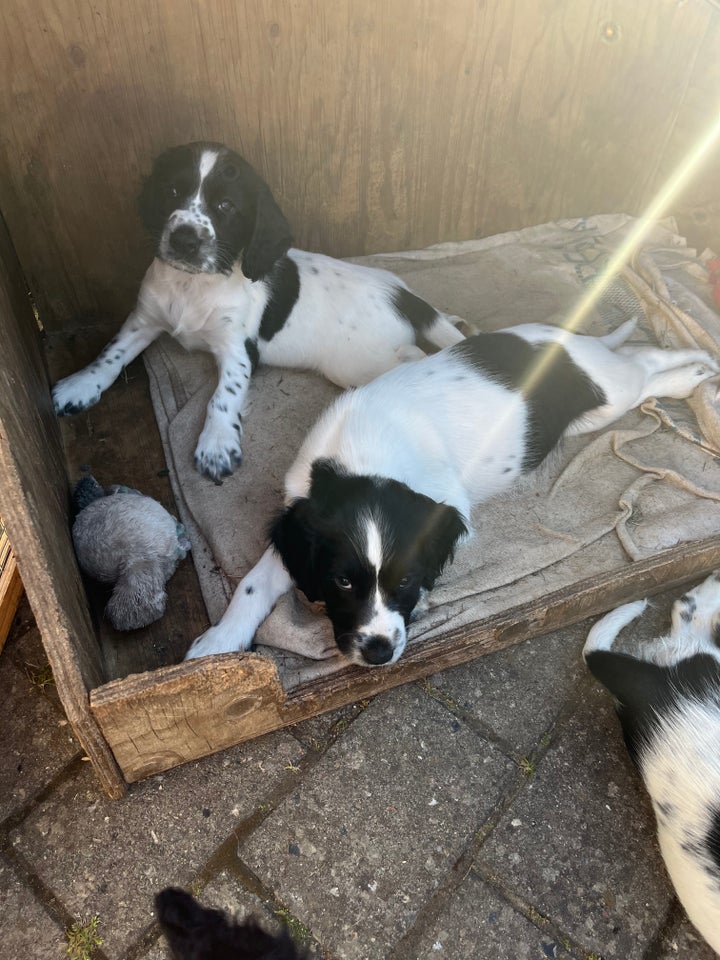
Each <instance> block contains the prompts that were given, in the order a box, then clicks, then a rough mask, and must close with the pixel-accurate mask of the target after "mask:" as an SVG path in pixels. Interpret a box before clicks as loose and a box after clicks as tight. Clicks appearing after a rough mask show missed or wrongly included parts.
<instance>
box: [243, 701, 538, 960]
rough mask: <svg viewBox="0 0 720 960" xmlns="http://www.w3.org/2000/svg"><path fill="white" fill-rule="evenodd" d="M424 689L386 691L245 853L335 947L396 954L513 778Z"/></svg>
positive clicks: (360, 954)
mask: <svg viewBox="0 0 720 960" xmlns="http://www.w3.org/2000/svg"><path fill="white" fill-rule="evenodd" d="M519 776H521V774H519V773H518V771H517V768H516V767H515V766H514V765H513V764H511V762H510V761H508V759H507V758H506V757H504V756H503V755H502V754H501V753H500V752H499V751H497V750H496V749H495V748H493V747H492V746H491V745H490V744H488V743H487V742H485V741H483V740H481V739H480V738H478V737H476V736H475V735H474V734H473V733H472V732H471V731H470V730H469V729H468V728H467V727H466V726H464V725H463V724H460V723H458V721H457V720H456V719H455V718H454V717H453V716H452V714H451V713H450V712H449V711H447V710H446V709H445V708H444V707H443V705H442V704H439V703H437V702H436V701H435V700H433V699H431V698H429V697H427V696H426V695H425V694H424V693H423V692H422V690H421V689H420V688H419V687H412V686H411V687H403V688H400V689H398V690H393V691H391V692H389V693H386V694H382V695H381V696H379V697H377V698H376V699H375V700H374V701H373V702H372V703H371V704H370V706H369V707H368V708H367V709H366V710H365V712H364V713H363V714H362V716H360V717H358V719H357V720H356V721H355V722H354V723H353V724H352V726H351V727H350V728H349V729H348V730H347V731H346V733H345V734H344V735H343V737H342V738H341V739H339V740H338V741H337V742H336V743H335V744H334V745H333V746H332V747H331V749H330V750H329V751H328V752H327V754H326V755H325V756H324V757H323V759H322V760H321V761H320V762H319V763H318V764H317V766H316V767H315V768H314V769H313V770H312V771H311V772H310V773H309V774H308V776H307V777H306V778H305V779H304V781H303V783H302V784H301V785H300V786H299V788H298V790H297V791H295V792H294V793H293V794H292V795H291V796H290V797H289V798H288V799H287V800H286V801H285V802H284V803H283V804H281V805H280V806H279V807H278V809H277V810H276V811H274V813H273V814H271V815H270V817H268V818H267V820H266V821H265V822H264V823H263V824H262V826H261V827H259V829H258V830H257V831H255V832H254V833H253V834H252V835H251V836H250V837H249V838H248V839H247V840H246V841H245V842H243V843H242V845H241V847H240V856H241V857H242V858H243V859H244V860H245V861H246V862H247V863H248V864H249V866H250V867H251V868H252V869H253V870H254V871H255V872H256V873H257V874H258V875H259V877H260V879H261V880H262V881H263V883H264V884H266V885H267V886H268V887H271V888H272V889H273V890H274V891H275V892H276V895H277V896H278V898H279V899H281V900H282V901H283V902H284V903H285V904H286V905H287V907H288V909H289V910H290V911H291V913H292V914H294V915H295V916H296V917H297V918H298V919H299V920H300V921H301V922H302V923H304V924H305V925H306V926H307V927H308V928H309V929H310V930H312V932H313V934H314V935H315V937H316V938H317V939H318V940H319V941H320V942H321V943H322V944H323V946H324V947H326V948H328V949H329V950H330V951H331V952H332V953H335V954H337V955H338V956H339V957H342V958H344V960H356V958H357V960H375V958H381V957H385V956H386V953H387V952H388V950H389V949H390V948H391V947H392V945H393V944H394V943H395V942H396V941H397V940H398V939H399V938H400V937H401V936H402V935H403V934H404V933H406V932H407V930H408V929H409V928H410V927H411V926H412V924H413V923H414V921H415V918H416V916H417V913H418V911H419V910H420V909H421V908H422V906H423V904H424V902H425V901H426V899H427V898H428V897H429V896H430V895H431V894H432V893H433V891H434V890H435V889H436V888H437V887H438V885H440V884H441V883H443V881H444V880H445V879H446V878H447V876H448V874H449V873H450V872H451V871H452V869H453V866H454V865H455V863H456V861H457V860H458V858H459V856H460V855H461V853H462V852H463V851H464V850H465V848H466V847H467V845H468V844H469V843H470V841H471V840H472V838H473V835H474V833H475V831H476V830H477V829H478V827H479V826H480V825H481V823H482V822H483V821H484V819H485V817H486V816H487V814H488V811H489V810H490V808H491V807H492V805H493V804H494V803H495V802H496V801H497V800H498V797H499V796H500V794H501V792H502V791H503V789H504V788H505V787H506V786H507V783H508V780H509V779H510V778H517V777H519Z"/></svg>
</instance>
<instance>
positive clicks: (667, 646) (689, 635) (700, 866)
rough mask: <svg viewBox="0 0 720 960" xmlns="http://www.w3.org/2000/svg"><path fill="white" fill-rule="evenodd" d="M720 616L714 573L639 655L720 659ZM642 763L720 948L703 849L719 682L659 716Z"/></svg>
mask: <svg viewBox="0 0 720 960" xmlns="http://www.w3.org/2000/svg"><path fill="white" fill-rule="evenodd" d="M646 603H647V601H638V602H636V603H630V604H625V605H624V606H622V607H619V608H618V609H617V610H614V611H612V612H611V613H609V614H607V615H606V616H605V617H603V618H602V619H601V620H600V621H598V623H596V624H595V625H594V627H593V628H592V630H591V631H590V633H589V634H588V639H587V642H586V644H585V648H584V650H583V654H584V656H586V657H587V655H588V654H590V653H593V652H595V651H599V650H603V651H609V650H611V649H612V646H613V641H614V639H615V638H616V637H617V635H618V633H619V632H620V630H621V629H622V628H623V627H624V626H627V625H628V624H629V623H630V622H631V621H632V620H634V619H635V618H636V617H638V616H639V615H640V614H641V613H642V611H643V610H644V609H645V606H646ZM718 620H720V580H719V579H718V575H717V574H714V575H713V576H711V577H709V578H708V579H707V580H705V581H704V582H703V583H702V584H700V585H699V586H698V587H696V588H695V589H694V590H691V591H690V592H689V593H687V594H685V595H684V596H682V597H681V598H680V599H678V600H676V602H675V603H674V605H673V609H672V616H671V628H670V631H669V632H668V633H667V634H664V635H662V636H660V637H657V638H656V639H655V640H652V641H650V642H649V643H644V644H642V645H640V646H639V647H638V650H637V656H638V658H639V659H642V660H644V661H647V662H650V663H655V664H657V665H659V666H660V667H663V668H672V667H673V666H674V665H675V664H678V663H680V662H681V661H683V660H687V659H688V658H690V657H693V656H695V655H696V654H707V655H709V656H711V657H713V658H714V659H715V660H717V661H718V662H720V651H719V650H718V647H717V645H716V643H715V631H716V628H717V625H718ZM638 765H639V768H640V772H641V774H642V777H643V780H644V782H645V786H646V788H647V791H648V793H649V795H650V797H651V799H652V802H653V808H654V810H655V815H656V819H657V827H658V841H659V844H660V850H661V852H662V855H663V859H664V861H665V865H666V867H667V871H668V874H669V876H670V879H671V880H672V883H673V885H674V887H675V890H676V891H677V895H678V897H679V899H680V901H681V903H682V904H683V906H684V907H685V910H686V911H687V914H688V916H689V918H690V920H691V921H692V922H693V924H694V925H695V926H696V927H697V929H698V930H699V931H700V933H701V934H702V935H703V937H705V939H706V940H707V941H708V943H709V944H710V945H711V946H712V948H713V949H714V950H716V951H718V952H720V879H718V878H713V877H711V876H710V875H709V873H708V868H712V867H713V866H714V865H713V864H712V861H711V860H710V858H709V856H708V855H707V850H706V849H704V841H705V839H706V838H707V835H708V830H709V828H710V825H711V822H712V814H713V811H715V810H717V809H718V807H719V806H720V687H718V686H714V687H711V690H710V693H709V694H708V695H707V696H706V697H705V698H704V699H702V700H701V699H698V698H697V697H694V696H682V697H679V698H678V700H677V702H676V703H675V704H674V705H673V706H671V707H669V708H667V709H666V710H665V711H664V712H662V713H661V712H658V710H657V709H656V722H655V723H654V725H653V729H652V733H651V735H650V737H649V739H648V742H647V743H646V744H645V745H644V746H643V748H642V749H641V750H640V752H639V756H638Z"/></svg>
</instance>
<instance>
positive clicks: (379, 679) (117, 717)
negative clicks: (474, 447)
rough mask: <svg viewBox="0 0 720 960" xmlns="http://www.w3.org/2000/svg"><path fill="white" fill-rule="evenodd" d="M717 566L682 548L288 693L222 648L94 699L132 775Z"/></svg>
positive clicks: (698, 550)
mask: <svg viewBox="0 0 720 960" xmlns="http://www.w3.org/2000/svg"><path fill="white" fill-rule="evenodd" d="M718 565H720V541H718V540H714V541H712V542H706V543H700V544H693V545H691V546H684V547H678V548H675V549H673V550H669V551H667V552H666V553H663V554H661V555H659V556H657V557H653V558H651V559H649V560H643V561H641V562H638V563H635V564H632V565H630V566H627V567H624V568H623V569H621V570H616V571H612V572H610V573H608V574H604V575H603V576H599V577H595V578H593V579H591V580H585V581H583V582H581V583H578V584H575V585H573V586H572V587H568V588H565V589H563V590H559V591H556V592H554V593H552V594H549V595H548V596H546V597H542V598H541V599H539V600H535V601H533V602H531V603H525V604H521V605H519V606H517V607H514V608H512V609H509V610H506V611H504V612H503V613H500V614H496V615H494V616H492V617H489V618H488V619H486V620H483V621H479V622H477V623H474V624H470V625H469V626H466V627H461V628H458V629H456V630H451V631H449V632H448V633H446V634H444V635H443V636H441V637H436V638H433V639H430V640H426V641H422V642H418V643H414V644H410V646H409V647H408V648H407V649H406V651H405V653H404V654H403V656H402V658H401V660H400V661H399V662H398V663H397V664H395V665H394V666H392V667H383V668H378V669H363V668H362V667H353V666H350V667H348V668H347V669H345V670H341V671H339V672H338V673H336V674H333V675H332V676H330V677H323V678H322V679H319V680H316V681H313V682H311V683H307V684H304V685H302V686H300V687H298V688H296V689H294V690H293V691H292V692H291V693H290V694H289V695H288V696H287V698H285V695H284V693H283V691H282V687H281V685H280V682H279V680H278V678H277V672H276V669H275V666H274V664H273V663H272V662H271V661H269V660H267V659H265V658H263V657H259V656H257V655H254V654H244V655H243V654H224V655H223V656H219V657H216V658H212V659H210V660H194V661H190V662H189V663H186V664H180V665H178V666H175V667H170V668H167V669H166V670H157V671H155V672H153V673H145V674H141V675H138V676H133V677H128V678H126V679H125V680H117V681H115V682H113V683H110V684H107V685H106V686H104V687H101V688H100V689H97V690H93V691H92V694H91V697H90V705H91V709H92V712H93V714H94V715H95V717H96V718H97V722H98V724H99V725H100V728H101V729H102V731H103V734H104V735H105V737H106V739H107V741H108V743H109V744H110V745H111V746H112V748H113V751H114V753H115V756H116V758H117V760H118V763H119V764H120V766H121V768H122V771H123V774H124V775H125V778H126V779H127V780H128V781H129V782H132V781H134V780H138V779H140V778H142V777H146V776H149V775H150V774H153V773H158V772H160V771H161V770H165V769H167V768H168V767H170V766H174V765H175V764H177V763H182V762H185V761H187V760H193V759H196V758H197V757H200V756H204V755H206V754H208V753H212V752H214V751H216V750H220V749H223V748H224V747H228V746H230V745H232V744H235V743H240V742H242V741H244V740H248V739H251V738H253V737H257V736H259V735H260V734H262V733H267V732H268V731H270V730H275V729H277V728H279V727H281V726H285V725H287V724H291V723H296V722H297V721H299V720H304V719H306V718H307V717H311V716H314V715H316V714H318V713H323V712H325V711H327V710H332V709H335V708H337V707H340V706H343V705H345V704H348V703H353V702H355V701H357V700H359V699H362V698H364V697H371V696H374V695H376V694H378V693H380V692H381V691H382V690H388V689H390V688H392V687H396V686H398V685H400V684H402V683H407V682H409V681H411V680H415V679H417V678H419V677H423V676H427V675H428V674H431V673H436V672H437V671H439V670H444V669H446V668H448V667H452V666H456V665H458V664H461V663H466V662H468V661H470V660H474V659H476V658H477V657H480V656H482V655H484V654H486V653H491V652H493V651H495V650H500V649H502V648H503V647H507V646H509V645H511V644H514V643H519V642H520V641H521V640H527V639H530V638H531V637H537V636H541V635H542V634H544V633H547V632H549V631H551V630H555V629H557V628H560V627H563V626H569V625H570V624H573V623H577V622H579V621H581V620H584V619H585V618H586V617H589V616H593V615H595V614H598V613H601V612H603V611H605V610H608V609H610V608H612V607H614V606H616V605H618V604H620V603H626V602H627V601H629V600H632V599H637V598H638V597H643V596H650V595H652V594H654V593H658V592H659V591H661V590H665V589H671V588H673V587H676V586H679V585H680V584H682V583H686V582H688V581H689V580H693V579H695V578H698V577H700V576H701V575H702V574H704V573H707V572H708V571H710V570H713V569H715V568H716V567H717V566H718Z"/></svg>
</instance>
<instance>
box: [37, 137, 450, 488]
mask: <svg viewBox="0 0 720 960" xmlns="http://www.w3.org/2000/svg"><path fill="white" fill-rule="evenodd" d="M140 213H141V216H142V219H143V221H144V223H145V226H146V227H147V229H148V230H149V231H150V234H151V235H152V236H153V238H154V240H155V242H156V245H157V246H156V255H155V259H154V260H153V262H152V264H151V265H150V268H149V269H148V271H147V273H146V274H145V278H144V280H143V282H142V286H141V287H140V293H139V295H138V300H137V304H136V305H135V309H134V310H133V311H132V313H131V314H130V316H129V317H128V319H127V320H126V321H125V323H124V325H123V326H122V328H121V329H120V332H119V333H118V335H117V336H116V337H114V338H113V339H112V340H111V341H110V343H109V344H108V345H107V346H106V347H105V349H104V350H103V351H102V353H101V354H100V355H99V356H98V357H97V359H96V360H95V361H94V362H93V363H91V364H90V365H89V366H87V367H85V368H84V369H83V370H80V371H79V372H78V373H75V374H73V375H72V376H69V377H66V378H65V379H64V380H60V381H59V382H58V383H57V384H56V386H55V388H54V390H53V400H54V403H55V411H56V413H58V414H59V415H64V414H73V413H77V412H78V411H80V410H84V409H86V408H87V407H89V406H91V405H92V404H94V403H97V401H98V400H99V399H100V395H101V394H102V392H103V391H104V390H106V389H107V388H108V387H109V386H110V385H111V384H112V383H113V382H114V380H115V379H116V378H117V376H118V374H119V373H120V371H121V370H122V369H123V367H124V366H126V365H127V364H128V363H130V362H131V361H132V360H134V359H135V357H137V356H138V355H139V354H140V353H142V351H143V350H144V349H145V347H147V346H148V345H149V344H150V343H152V341H153V340H155V339H156V338H157V337H158V336H159V335H160V334H161V333H163V332H166V333H169V334H171V335H172V336H173V337H175V338H176V339H177V340H179V341H180V343H182V344H183V346H185V347H186V348H188V349H199V350H207V351H209V352H210V353H212V354H213V356H214V357H215V360H216V362H217V365H218V372H219V381H218V386H217V389H216V390H215V393H214V394H213V396H212V399H211V400H210V402H209V404H208V409H207V418H206V420H205V425H204V428H203V430H202V433H201V434H200V439H199V440H198V444H197V448H196V450H195V464H196V466H197V469H198V470H199V471H200V472H201V473H204V474H206V475H207V476H208V477H211V478H212V479H213V480H218V479H219V478H220V477H223V476H226V475H228V474H229V473H231V472H232V470H233V467H234V466H236V465H237V464H238V463H239V462H240V459H241V446H240V435H241V432H242V426H241V415H242V411H243V405H244V403H245V398H246V394H247V389H248V384H249V382H250V376H251V373H252V371H253V369H254V367H255V366H256V365H257V363H258V362H262V363H267V364H271V365H275V366H280V367H296V368H302V369H310V370H317V371H319V372H320V373H322V374H323V375H324V376H326V377H327V378H328V379H329V380H331V381H332V382H333V383H336V384H337V385H338V386H340V387H352V386H357V385H359V384H363V383H368V382H369V381H370V380H372V379H374V378H375V377H377V376H378V375H379V374H381V373H384V372H385V371H386V370H390V369H391V368H392V367H394V366H396V365H397V364H398V363H400V362H401V361H402V360H407V359H417V358H418V357H420V356H423V351H429V352H434V351H435V350H437V349H439V348H441V347H446V346H449V345H450V344H453V343H457V342H458V341H459V340H462V338H463V337H462V334H461V333H460V332H459V331H458V330H457V329H456V327H454V326H453V324H452V323H451V322H450V320H449V319H448V318H447V317H446V316H445V315H444V314H440V313H438V312H437V311H436V310H435V309H433V307H431V306H430V305H429V304H427V303H426V302H425V301H424V300H421V299H420V298H419V297H417V296H415V294H413V293H411V291H410V290H409V289H408V288H407V287H406V285H405V284H404V283H403V281H402V280H400V279H399V278H398V277H396V276H394V275H393V274H392V273H389V272H387V271H386V270H376V269H373V268H370V267H364V266H358V265H355V264H350V263H344V262H343V261H340V260H334V259H331V258H330V257H325V256H322V255H321V254H317V253H306V252H304V251H302V250H295V249H290V243H291V236H290V227H289V226H288V223H287V221H286V220H285V217H284V216H283V214H282V212H281V211H280V209H279V207H278V206H277V204H276V203H275V200H274V199H273V196H272V193H271V192H270V189H269V187H268V186H267V184H266V183H264V181H263V180H262V179H261V178H260V177H259V176H258V174H257V173H256V172H255V171H254V170H253V168H252V167H251V166H250V165H249V164H248V163H246V162H245V161H244V160H243V159H242V158H241V157H239V156H238V155H237V154H236V153H233V151H232V150H229V149H228V148H227V147H224V146H222V145H220V144H215V143H191V144H188V145H186V146H180V147H174V148H172V149H170V150H168V151H166V152H165V153H163V154H161V155H160V156H159V157H158V158H157V160H156V161H155V164H154V166H153V169H152V173H151V174H150V176H149V177H148V178H147V180H146V181H145V184H144V186H143V188H142V192H141V195H140Z"/></svg>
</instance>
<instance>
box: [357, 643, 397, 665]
mask: <svg viewBox="0 0 720 960" xmlns="http://www.w3.org/2000/svg"><path fill="white" fill-rule="evenodd" d="M360 652H361V653H362V655H363V659H364V660H367V662H368V663H372V664H373V665H376V666H379V665H380V664H381V663H387V662H388V661H389V660H392V655H393V653H394V650H393V647H392V644H391V643H390V641H389V640H388V638H387V637H381V636H374V637H368V638H367V640H365V641H364V643H363V645H362V648H361V651H360Z"/></svg>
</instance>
